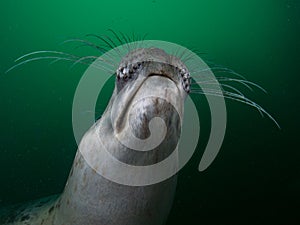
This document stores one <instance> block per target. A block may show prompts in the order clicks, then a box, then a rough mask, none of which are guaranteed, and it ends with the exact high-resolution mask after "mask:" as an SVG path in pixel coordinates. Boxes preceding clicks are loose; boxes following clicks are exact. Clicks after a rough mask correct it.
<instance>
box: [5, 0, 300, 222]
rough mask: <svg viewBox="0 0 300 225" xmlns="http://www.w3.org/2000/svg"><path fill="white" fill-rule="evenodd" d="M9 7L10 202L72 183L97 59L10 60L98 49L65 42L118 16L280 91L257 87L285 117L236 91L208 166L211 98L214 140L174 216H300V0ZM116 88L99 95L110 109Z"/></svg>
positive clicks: (185, 180) (121, 27) (188, 171)
mask: <svg viewBox="0 0 300 225" xmlns="http://www.w3.org/2000/svg"><path fill="white" fill-rule="evenodd" d="M0 15H1V16H0V18H1V19H0V29H1V35H0V47H1V48H0V50H1V55H0V57H1V60H0V103H1V110H0V115H1V116H0V121H1V122H0V125H1V129H0V132H1V133H0V134H1V139H0V140H1V141H0V165H1V167H0V168H1V170H0V176H1V186H0V205H6V204H9V203H14V202H18V201H26V200H29V199H34V198H38V197H42V196H47V195H50V194H54V193H59V192H61V191H62V189H63V187H64V184H65V181H66V178H67V176H68V173H69V169H70V166H71V164H72V160H73V157H74V154H75V151H76V143H75V140H74V137H73V132H72V121H71V110H72V100H73V95H74V92H75V89H76V86H77V84H78V82H79V80H80V77H81V76H82V74H83V72H84V71H85V69H86V66H84V65H78V66H76V67H74V68H73V69H70V64H68V63H67V62H59V63H56V64H52V65H49V61H36V62H32V63H29V64H27V65H24V66H22V67H20V68H17V69H15V70H13V71H11V72H10V73H8V74H4V72H5V71H6V70H7V69H8V68H9V67H10V66H12V65H14V60H15V59H16V58H17V57H19V56H21V55H23V54H25V53H28V52H32V51H36V50H59V51H68V52H71V53H74V54H78V55H92V54H97V52H96V51H95V50H93V49H90V48H79V49H74V47H75V46H76V45H75V44H72V43H69V44H65V45H61V44H60V43H61V42H63V41H65V40H67V39H70V38H85V35H86V34H90V33H93V34H108V32H107V29H109V28H111V29H113V30H116V31H122V32H124V33H125V34H129V35H130V34H132V33H136V34H140V35H144V34H148V36H147V38H148V39H157V40H164V41H170V42H174V43H177V44H180V45H183V46H185V47H188V48H196V49H198V50H199V51H201V52H204V53H206V58H207V59H209V60H212V61H213V62H215V63H218V64H222V65H224V66H226V67H229V68H231V69H233V70H235V71H237V72H239V73H241V74H243V75H244V76H245V77H246V78H247V79H249V80H251V81H254V82H256V83H258V84H260V85H261V86H263V87H264V88H265V89H266V90H267V91H268V94H267V95H266V94H264V93H262V92H260V91H259V90H256V91H255V92H254V93H251V92H246V93H247V94H248V96H250V97H251V98H252V99H254V100H255V101H257V102H258V103H259V104H261V105H262V106H264V108H266V109H267V110H268V111H269V112H270V113H271V114H272V115H273V116H274V117H275V118H276V119H277V121H278V122H279V123H280V125H281V127H282V129H281V130H278V129H277V128H276V126H275V125H274V123H272V121H271V120H269V119H267V118H261V117H260V115H259V113H258V112H257V111H255V110H254V109H253V108H251V107H249V106H246V105H242V104H240V103H236V102H232V101H227V102H226V103H227V111H228V124H227V132H226V136H225V141H224V143H223V146H222V149H221V151H220V153H219V155H218V156H217V158H216V160H215V161H214V162H213V164H212V165H211V166H210V167H209V168H208V169H207V170H206V171H204V172H202V173H199V172H198V171H197V167H198V163H199V160H200V158H201V155H202V153H203V150H204V147H205V140H207V137H208V135H209V122H208V120H209V111H208V109H207V106H205V102H204V103H203V106H205V107H202V106H200V119H201V132H202V133H201V135H202V136H201V137H200V140H203V142H201V143H200V144H199V149H198V151H197V152H196V153H195V156H194V157H193V159H192V160H191V161H190V162H189V163H188V164H187V165H186V167H185V168H184V169H183V170H182V171H180V173H179V184H178V188H177V192H176V198H175V202H174V206H173V209H172V212H171V214H170V216H169V220H168V223H167V224H168V225H175V224H272V225H274V224H285V225H286V224H299V223H300V222H299V221H300V220H299V219H298V221H297V217H299V216H298V215H297V213H298V211H299V195H300V194H299V193H300V192H299V190H300V175H299V174H300V170H299V169H300V165H299V147H298V143H299V141H298V140H297V139H298V135H299V128H298V126H299V125H300V124H299V119H298V114H299V100H298V98H297V97H299V94H298V90H299V87H298V83H297V82H299V80H300V79H299V60H300V56H299V50H300V48H299V40H300V35H299V34H300V29H299V28H300V2H299V1H287V0H286V1H279V0H278V1H271V0H265V1H259V0H253V1H233V0H230V1H221V0H212V1H196V0H194V1H192V0H186V1H178V0H173V1H171V0H166V1H162V0H152V1H151V0H149V1H108V0H106V1H99V0H98V1H84V2H83V1H82V2H81V3H80V2H79V1H66V0H65V1H57V0H52V1H33V0H31V1H16V0H10V1H1V2H0ZM89 40H90V41H96V39H93V38H89ZM111 88H112V85H108V86H106V89H105V90H104V91H103V92H102V95H101V97H100V98H99V101H98V110H99V113H101V111H102V110H103V109H104V108H105V104H106V101H107V99H108V98H109V95H110V92H111ZM200 101H201V100H200Z"/></svg>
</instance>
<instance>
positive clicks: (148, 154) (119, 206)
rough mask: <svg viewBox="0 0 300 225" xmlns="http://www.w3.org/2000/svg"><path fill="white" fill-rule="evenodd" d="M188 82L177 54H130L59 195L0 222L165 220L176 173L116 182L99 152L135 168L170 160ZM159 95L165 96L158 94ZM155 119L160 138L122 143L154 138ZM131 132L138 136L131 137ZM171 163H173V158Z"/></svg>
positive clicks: (137, 224) (64, 224) (15, 210)
mask: <svg viewBox="0 0 300 225" xmlns="http://www.w3.org/2000/svg"><path fill="white" fill-rule="evenodd" d="M190 85H191V80H190V73H189V71H188V69H187V67H186V66H185V65H184V63H183V62H182V61H181V60H180V59H178V58H177V57H175V56H172V55H168V54H167V53H166V52H164V51H163V50H161V49H158V48H140V49H135V50H133V51H131V52H129V53H128V54H127V55H126V56H125V57H124V58H123V59H122V61H121V62H120V64H119V67H118V69H117V71H116V79H115V89H114V92H113V94H112V96H111V99H110V102H109V104H108V106H107V108H106V110H105V112H104V114H103V115H102V117H101V118H100V119H99V120H98V121H96V123H95V124H94V125H93V126H92V127H91V128H90V129H89V130H88V131H87V132H86V133H85V135H84V137H83V138H82V140H81V143H80V145H79V147H78V150H77V153H76V156H75V159H74V163H73V166H72V168H71V171H70V174H69V177H68V180H67V183H66V185H65V188H64V191H63V193H62V194H61V195H60V196H52V197H48V198H44V199H40V200H38V201H35V202H30V203H28V204H26V205H18V206H14V207H12V208H10V209H7V210H6V213H7V214H6V216H4V215H1V217H0V218H1V219H0V223H1V224H15V225H19V224H22V225H25V224H31V225H38V224H43V225H48V224H54V225H77V224H78V225H79V224H80V225H83V224H87V225H91V224H101V225H120V224H122V225H141V224H144V225H159V224H164V223H165V222H166V219H167V216H168V214H169V211H170V209H171V206H172V202H173V197H174V192H175V188H176V180H177V177H176V175H174V176H172V177H170V178H169V179H167V180H165V181H162V182H160V183H156V184H151V185H147V186H129V185H123V184H119V183H117V182H113V181H111V180H109V179H107V178H105V177H104V176H102V175H101V174H107V173H110V166H111V165H110V164H105V163H103V164H101V165H100V164H99V163H98V162H99V161H101V159H100V158H99V151H103V150H104V151H108V152H109V154H111V155H113V157H115V158H117V159H118V160H119V161H121V162H123V163H126V164H130V165H134V166H143V165H150V164H154V163H157V162H160V161H162V160H163V159H165V158H166V157H168V156H169V155H170V154H171V153H172V152H173V150H174V149H175V147H176V145H177V143H178V140H179V137H180V132H181V123H182V121H181V119H180V118H183V117H182V115H183V112H184V101H185V99H186V96H187V95H188V93H189V92H190ZM158 93H159V96H163V98H161V97H156V96H158V95H157V94H158ZM170 102H172V104H170ZM173 104H175V105H173ZM116 109H117V110H116ZM155 117H160V118H161V119H162V120H163V121H164V124H165V125H166V127H165V130H164V131H165V133H164V139H163V141H162V142H161V143H160V144H159V145H157V146H156V147H155V148H154V149H152V150H150V151H137V150H134V149H132V148H130V147H127V146H126V145H124V144H123V143H121V142H120V140H121V139H123V140H126V141H127V143H129V144H130V146H134V145H135V144H138V143H135V142H138V141H137V140H147V138H149V137H151V129H150V128H149V127H150V125H149V122H150V121H151V120H152V119H153V118H155ZM112 118H113V119H112ZM129 133H130V134H134V135H132V136H130V135H128V134H129ZM133 136H135V137H136V139H134V138H133V139H131V137H133ZM99 140H102V142H101V141H99ZM87 161H89V162H91V161H92V163H87ZM171 166H173V167H174V168H176V167H177V161H176V160H175V161H174V162H173V165H171ZM98 171H100V172H101V173H99V172H98ZM128 179H130V177H129V178H128ZM2 214H3V213H2Z"/></svg>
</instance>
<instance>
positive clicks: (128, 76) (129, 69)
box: [116, 62, 141, 90]
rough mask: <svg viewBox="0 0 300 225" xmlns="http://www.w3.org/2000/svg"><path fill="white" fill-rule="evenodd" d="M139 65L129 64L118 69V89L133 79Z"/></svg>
mask: <svg viewBox="0 0 300 225" xmlns="http://www.w3.org/2000/svg"><path fill="white" fill-rule="evenodd" d="M140 65H141V63H140V62H139V63H136V64H130V65H127V66H125V67H123V66H122V67H119V68H118V69H117V71H116V75H117V85H118V89H119V90H120V89H122V88H123V87H124V86H125V85H126V83H127V82H128V81H130V80H132V79H133V78H135V76H136V74H137V71H138V70H139V68H140Z"/></svg>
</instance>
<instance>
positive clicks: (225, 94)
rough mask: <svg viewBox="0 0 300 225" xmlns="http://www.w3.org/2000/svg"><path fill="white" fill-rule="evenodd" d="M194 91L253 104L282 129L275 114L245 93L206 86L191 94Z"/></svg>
mask: <svg viewBox="0 0 300 225" xmlns="http://www.w3.org/2000/svg"><path fill="white" fill-rule="evenodd" d="M193 93H195V94H202V95H210V96H216V97H224V98H226V99H231V100H234V101H237V102H241V103H244V104H246V105H249V106H252V107H254V108H256V109H257V110H258V111H259V113H260V114H261V115H262V116H263V115H264V114H265V115H266V116H267V117H269V118H270V119H271V120H272V121H273V122H274V123H275V124H276V126H277V127H278V128H279V129H280V126H279V124H278V122H277V121H276V120H275V119H274V117H273V116H271V115H270V114H269V113H268V112H267V111H266V110H265V109H264V108H263V107H262V106H260V105H259V104H257V103H255V102H254V101H252V100H251V99H249V98H247V97H245V96H243V95H239V94H236V93H232V92H228V91H223V92H222V91H218V90H213V91H212V90H210V89H205V88H204V89H202V90H199V89H198V90H194V89H191V94H193Z"/></svg>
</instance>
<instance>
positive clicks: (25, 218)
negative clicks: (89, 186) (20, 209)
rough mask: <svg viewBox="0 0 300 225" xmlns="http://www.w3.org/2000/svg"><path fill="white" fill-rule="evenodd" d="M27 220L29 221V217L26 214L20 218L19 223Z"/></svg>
mask: <svg viewBox="0 0 300 225" xmlns="http://www.w3.org/2000/svg"><path fill="white" fill-rule="evenodd" d="M29 219H30V216H29V215H28V214H26V215H24V216H22V217H21V221H24V220H29Z"/></svg>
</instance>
